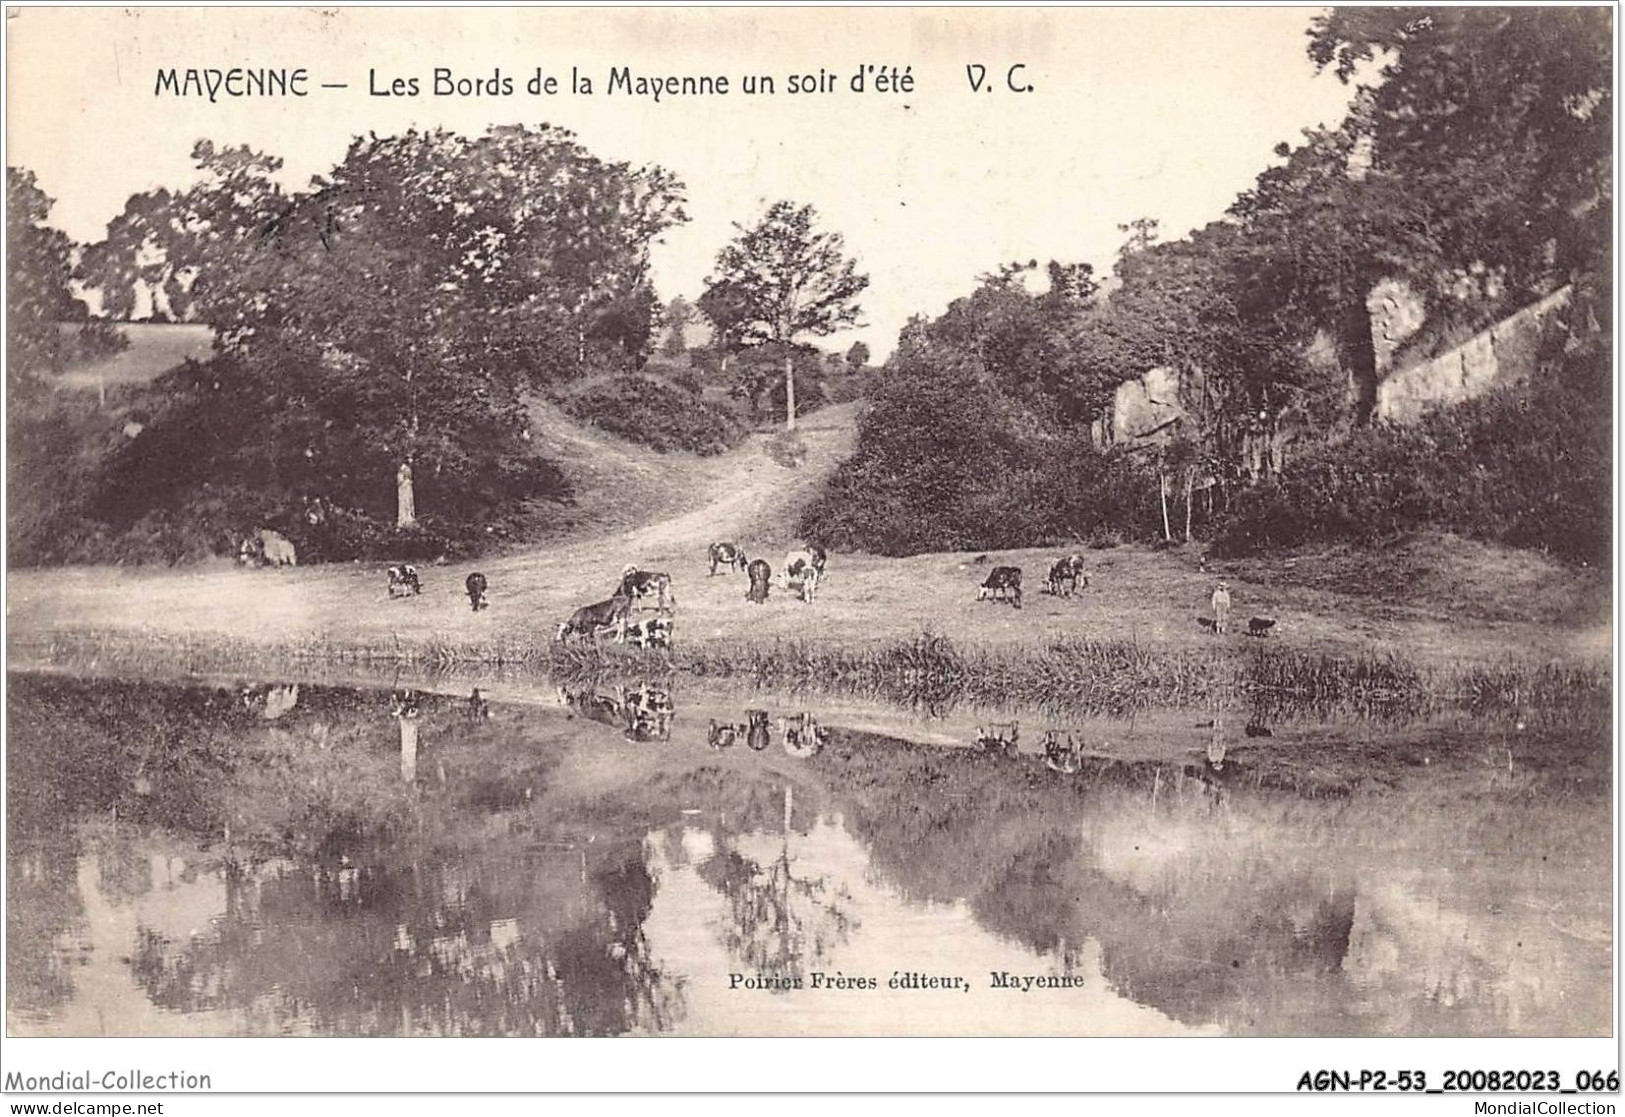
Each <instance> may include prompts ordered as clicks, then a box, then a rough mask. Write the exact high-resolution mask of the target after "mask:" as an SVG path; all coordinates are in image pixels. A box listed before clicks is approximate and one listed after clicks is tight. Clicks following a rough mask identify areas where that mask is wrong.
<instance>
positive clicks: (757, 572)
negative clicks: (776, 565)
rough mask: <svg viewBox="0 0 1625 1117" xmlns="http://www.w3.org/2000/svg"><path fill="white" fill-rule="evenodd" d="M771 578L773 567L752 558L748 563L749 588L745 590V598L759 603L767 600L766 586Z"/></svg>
mask: <svg viewBox="0 0 1625 1117" xmlns="http://www.w3.org/2000/svg"><path fill="white" fill-rule="evenodd" d="M772 580H773V568H772V567H771V566H769V565H768V564H767V563H765V562H763V561H762V560H761V559H754V560H752V562H751V564H750V589H748V590H746V591H745V600H746V601H754V602H756V604H758V605H760V604H762V603H763V602H764V601H766V600H767V587H768V584H769V583H770V582H772Z"/></svg>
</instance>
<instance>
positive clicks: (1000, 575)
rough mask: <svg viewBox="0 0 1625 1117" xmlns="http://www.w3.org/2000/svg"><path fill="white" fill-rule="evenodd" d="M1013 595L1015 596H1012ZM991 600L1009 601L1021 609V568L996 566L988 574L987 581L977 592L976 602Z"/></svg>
mask: <svg viewBox="0 0 1625 1117" xmlns="http://www.w3.org/2000/svg"><path fill="white" fill-rule="evenodd" d="M1011 594H1013V595H1014V596H1013V597H1012V596H1010V595H1011ZM995 595H997V596H995ZM989 598H992V599H993V600H996V601H1009V602H1010V603H1011V604H1013V605H1014V606H1015V607H1016V608H1017V609H1019V608H1021V567H1019V566H995V567H994V568H993V569H992V571H990V572H989V573H988V576H987V580H986V581H984V582H983V583H982V585H981V588H980V589H978V590H977V591H976V600H978V601H984V600H987V599H989Z"/></svg>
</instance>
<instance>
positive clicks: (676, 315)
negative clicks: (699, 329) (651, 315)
mask: <svg viewBox="0 0 1625 1117" xmlns="http://www.w3.org/2000/svg"><path fill="white" fill-rule="evenodd" d="M693 320H694V304H692V303H690V302H689V301H688V300H687V299H685V298H683V296H681V295H678V296H677V297H676V298H674V299H672V300H671V305H670V306H668V307H666V329H667V331H668V332H667V334H666V342H665V345H663V346H662V347H661V348H662V351H663V352H664V353H665V354H666V356H668V357H680V356H682V355H683V354H684V353H686V352H687V351H688V339H687V337H686V334H685V331H686V330H687V329H688V324H689V323H690V322H692V321H693Z"/></svg>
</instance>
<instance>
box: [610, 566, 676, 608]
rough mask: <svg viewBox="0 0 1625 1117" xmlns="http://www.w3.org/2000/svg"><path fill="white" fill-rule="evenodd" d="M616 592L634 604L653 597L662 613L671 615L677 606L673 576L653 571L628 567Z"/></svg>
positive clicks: (622, 573)
mask: <svg viewBox="0 0 1625 1117" xmlns="http://www.w3.org/2000/svg"><path fill="white" fill-rule="evenodd" d="M615 592H616V594H617V595H619V596H622V597H625V598H627V599H628V600H629V601H633V602H638V601H642V600H643V599H644V598H646V597H652V598H654V599H655V608H656V609H657V610H658V611H659V612H662V613H669V612H671V611H672V609H674V608H676V606H677V597H676V595H675V594H673V593H672V592H671V575H670V574H661V573H657V572H656V571H653V570H639V569H638V568H637V567H635V566H628V567H627V568H626V569H624V570H622V571H621V585H620V588H619V589H617V590H616V591H615Z"/></svg>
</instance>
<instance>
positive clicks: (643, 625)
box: [626, 617, 672, 648]
mask: <svg viewBox="0 0 1625 1117" xmlns="http://www.w3.org/2000/svg"><path fill="white" fill-rule="evenodd" d="M671 628H672V621H671V618H670V617H645V618H644V619H643V620H641V621H634V622H632V623H630V624H628V625H627V626H626V641H627V643H629V644H633V645H635V646H637V647H639V648H669V647H671Z"/></svg>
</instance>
